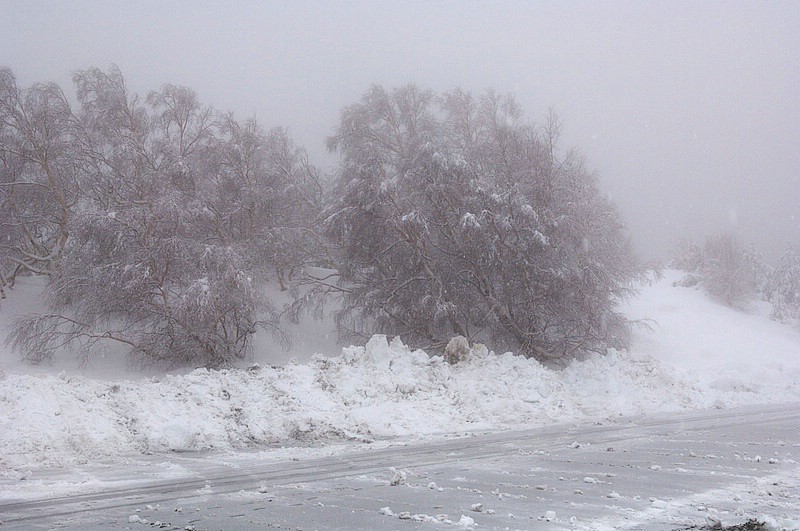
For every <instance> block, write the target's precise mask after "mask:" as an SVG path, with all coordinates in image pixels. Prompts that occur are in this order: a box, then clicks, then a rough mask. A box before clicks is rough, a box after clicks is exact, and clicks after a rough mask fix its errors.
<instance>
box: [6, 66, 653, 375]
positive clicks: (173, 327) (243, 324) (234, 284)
mask: <svg viewBox="0 0 800 531" xmlns="http://www.w3.org/2000/svg"><path fill="white" fill-rule="evenodd" d="M73 81H74V85H75V89H76V102H77V106H76V108H73V107H72V105H71V104H70V101H69V99H68V98H67V97H66V96H65V94H64V93H63V92H62V90H61V88H60V87H58V86H57V85H55V84H53V83H40V84H35V85H33V86H31V87H29V88H20V87H19V86H18V85H17V82H16V79H15V77H14V75H13V73H12V72H11V71H10V70H8V69H0V213H1V214H0V297H3V296H5V294H6V291H7V290H8V289H10V288H11V287H13V285H14V283H15V281H16V279H17V278H19V277H20V276H21V275H41V276H45V277H46V279H47V286H46V291H45V292H46V297H47V306H48V309H49V310H48V312H47V313H46V314H42V315H32V316H25V317H23V318H21V319H20V320H19V321H18V322H17V323H16V325H15V328H14V330H13V333H12V335H11V341H12V343H13V344H14V346H15V347H16V348H18V349H19V350H20V351H21V352H23V355H24V356H26V357H27V358H28V359H29V360H31V361H34V362H41V361H44V360H47V359H49V358H50V357H52V356H53V353H54V352H55V351H56V350H57V349H59V348H61V347H65V346H70V347H73V348H75V349H76V351H77V352H78V354H79V355H81V356H90V355H91V352H92V351H93V349H94V348H96V347H97V345H98V343H100V342H106V341H114V342H117V343H121V344H123V345H125V346H126V347H127V348H128V350H129V352H130V354H131V356H132V357H133V358H134V359H135V360H138V361H139V362H141V363H146V364H152V363H155V364H160V365H165V366H181V365H197V364H200V365H204V366H209V367H218V366H222V365H226V364H228V363H231V362H232V361H234V360H236V359H239V358H243V357H245V356H247V355H248V354H250V353H251V352H252V348H253V346H252V338H253V334H255V333H256V331H257V330H259V329H267V330H270V331H272V332H274V333H276V334H277V335H279V336H280V335H281V326H280V315H281V313H282V311H284V309H283V308H278V307H276V305H275V303H274V302H273V301H271V300H270V299H269V297H267V295H266V293H267V291H266V290H265V289H264V288H265V286H266V285H267V284H268V283H275V284H277V285H280V286H281V288H282V289H288V290H290V291H291V292H292V293H293V294H295V295H296V303H295V304H294V305H292V306H291V307H290V308H288V309H286V311H289V312H291V313H292V315H294V316H296V315H297V312H299V311H302V310H303V309H305V308H308V307H309V306H310V305H311V304H313V303H320V302H324V301H325V300H329V299H330V298H331V297H332V296H337V297H339V299H340V301H341V304H340V309H339V310H337V314H336V320H337V323H338V325H339V329H340V332H341V333H342V334H343V335H349V336H350V337H363V336H368V335H370V334H372V333H386V334H391V335H399V336H401V337H402V338H403V339H404V340H405V341H407V342H409V343H411V344H414V345H416V346H421V347H426V348H432V349H434V350H442V349H443V348H444V346H445V345H446V344H447V342H448V341H449V340H450V338H451V337H453V336H457V335H460V336H464V337H465V338H467V339H469V340H471V341H476V340H480V341H489V342H491V343H492V345H493V346H494V347H495V348H498V349H500V348H502V349H509V350H514V351H516V352H519V353H522V354H525V355H527V356H533V357H536V358H538V359H552V358H565V357H567V358H568V357H570V356H573V355H574V354H576V353H579V352H585V351H588V350H597V351H603V350H604V349H605V348H606V347H609V346H615V347H624V346H625V345H626V344H627V341H628V332H629V327H630V324H629V323H628V322H627V321H626V319H625V318H624V317H623V316H622V315H621V314H620V313H619V312H618V310H617V304H618V303H619V302H620V301H621V300H622V299H624V298H625V297H626V296H627V295H628V294H629V293H630V292H631V289H632V286H633V283H634V281H635V280H637V279H638V278H640V273H641V268H640V267H639V265H638V264H637V262H636V260H635V258H634V257H633V254H632V253H631V250H630V245H629V242H628V239H627V237H626V236H625V229H624V226H623V224H622V222H621V221H620V219H619V217H618V216H617V214H616V212H615V210H614V208H613V205H611V204H610V203H609V202H608V201H607V200H606V199H605V198H604V197H603V196H602V195H601V194H600V193H599V191H598V189H597V186H596V182H595V180H594V178H593V177H592V176H591V174H590V173H589V172H587V171H586V169H585V168H584V166H583V163H582V160H581V158H580V157H579V156H578V154H577V153H576V152H574V151H570V152H567V153H566V154H565V155H563V156H562V155H560V154H559V149H558V139H559V138H558V137H559V130H560V125H559V123H558V121H557V119H556V118H555V116H554V115H552V114H551V115H550V116H548V119H547V120H546V122H545V123H544V124H543V125H540V126H535V125H532V124H529V123H527V122H526V121H525V120H524V118H523V116H522V113H521V111H520V109H519V106H518V105H517V104H516V102H515V101H514V99H513V98H512V97H511V96H505V95H498V94H495V93H492V92H488V93H486V94H484V95H483V96H481V97H475V96H473V95H471V94H469V93H467V92H464V91H461V90H455V91H451V92H448V93H444V94H441V95H436V94H433V93H432V92H430V91H425V90H422V89H419V88H417V87H416V86H413V85H409V86H405V87H401V88H398V89H394V90H386V89H384V88H382V87H379V86H374V87H372V88H371V89H370V90H369V91H368V92H367V93H366V94H365V95H364V96H363V97H362V98H361V100H360V101H359V102H358V103H355V104H353V105H351V106H348V107H346V108H345V109H343V110H342V112H341V118H340V121H339V125H338V127H337V128H336V130H335V132H334V134H333V136H331V137H330V138H329V139H328V147H329V148H330V149H331V150H332V151H333V152H336V153H338V154H339V165H338V168H337V169H336V171H335V173H334V174H333V175H330V176H325V175H322V174H321V173H320V171H319V170H317V169H316V168H315V167H313V166H312V165H311V164H309V162H308V159H307V156H306V153H305V151H304V150H303V149H301V148H299V147H297V146H296V145H295V144H293V142H292V141H291V139H290V138H289V136H288V134H287V132H286V131H285V130H283V129H280V128H274V129H269V130H268V129H264V128H262V126H261V125H260V124H258V123H257V122H256V121H255V120H254V119H249V120H245V121H241V120H237V119H236V118H235V117H234V116H233V115H231V114H226V113H222V112H219V111H217V110H215V109H213V108H211V107H209V106H206V105H203V104H201V103H200V102H199V100H198V97H197V95H196V94H195V93H194V92H193V91H192V90H190V89H188V88H184V87H176V86H173V85H164V86H163V87H161V89H160V90H158V91H153V92H150V93H149V94H148V95H147V96H146V97H145V98H140V97H139V96H137V95H136V94H132V93H131V92H130V91H129V90H128V88H127V86H126V84H125V80H124V78H123V76H122V74H121V73H120V71H119V70H118V69H117V68H116V67H111V68H110V69H109V70H107V71H103V70H100V69H97V68H91V69H88V70H83V71H78V72H76V73H75V74H74V76H73ZM311 266H318V267H314V268H311Z"/></svg>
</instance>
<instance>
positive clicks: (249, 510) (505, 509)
mask: <svg viewBox="0 0 800 531" xmlns="http://www.w3.org/2000/svg"><path fill="white" fill-rule="evenodd" d="M286 455H289V456H292V455H293V454H291V453H289V454H286ZM298 455H299V454H298ZM797 456H800V404H791V405H782V406H764V407H746V408H738V409H730V410H709V411H700V412H692V413H686V412H684V413H672V414H668V415H660V416H650V417H634V418H619V419H616V420H609V421H607V422H605V423H602V424H595V425H590V426H587V425H558V426H551V427H548V428H543V429H536V430H524V431H507V432H501V433H488V434H472V435H463V436H458V437H450V438H447V439H441V438H440V439H437V440H427V441H414V442H408V443H400V442H397V441H395V442H393V443H390V444H389V445H384V446H383V447H381V448H377V449H373V448H370V446H369V445H364V446H357V447H353V448H351V449H350V450H349V451H345V452H342V453H339V454H338V455H335V456H328V457H323V458H302V457H296V456H294V457H287V458H286V459H282V460H280V461H275V460H272V461H264V459H262V458H259V459H253V456H252V455H248V454H236V455H231V454H225V455H224V456H219V455H216V454H206V455H203V456H198V455H196V454H192V455H188V454H172V455H170V456H169V457H164V456H158V457H153V458H151V459H150V460H149V461H148V462H145V461H142V462H130V463H128V464H127V465H113V466H109V467H103V466H100V465H91V466H90V465H86V466H85V467H84V469H82V470H80V471H79V472H78V473H76V471H75V470H72V471H70V475H69V477H62V476H60V474H59V471H58V470H54V469H50V470H42V471H39V472H37V473H36V474H34V475H33V476H32V477H31V478H30V480H31V481H32V482H36V484H37V485H43V484H47V482H48V481H49V482H51V484H52V486H53V487H52V490H51V491H50V494H49V495H31V493H30V492H27V493H26V492H25V491H24V487H25V482H24V481H22V482H19V483H18V485H21V486H22V487H21V488H22V489H23V490H21V491H20V493H19V496H18V499H17V500H14V499H12V498H13V497H10V498H6V499H4V500H3V501H2V502H0V519H2V520H3V526H2V528H3V529H22V528H25V529H31V528H53V527H58V528H66V529H87V528H103V529H147V528H151V529H152V528H154V527H156V528H159V527H160V528H165V529H247V528H289V529H417V528H430V527H476V528H481V529H484V528H489V529H491V528H500V529H505V528H510V529H620V528H633V529H689V528H695V529H696V528H698V527H703V526H709V525H713V524H715V523H718V522H721V523H722V524H723V525H733V524H740V523H743V522H745V521H747V520H749V519H751V518H761V519H762V520H765V521H767V522H770V523H772V524H773V525H774V524H777V529H780V528H781V527H784V528H787V529H792V528H795V527H796V526H797V525H798V521H800V469H798V465H797V462H796V461H795V459H796V458H797ZM164 460H167V462H164ZM154 461H158V462H159V466H161V467H170V466H172V467H176V468H178V469H180V470H185V471H186V472H187V473H186V474H185V475H184V476H183V477H181V478H179V479H169V480H164V479H155V480H154V479H153V476H152V469H153V466H152V465H153V462H154ZM392 469H394V470H392ZM88 477H91V478H93V481H90V482H88V484H89V485H94V486H95V487H94V488H93V489H92V490H91V491H88V492H87V490H86V486H84V488H83V490H82V491H75V490H73V491H72V493H71V494H70V495H59V493H61V494H63V493H65V492H69V491H70V488H74V487H75V485H74V482H76V481H79V480H78V479H76V478H84V480H85V478H88ZM70 478H71V479H70ZM70 482H73V483H70ZM6 486H7V485H6ZM36 491H37V492H45V491H43V490H40V489H38V488H37V489H36ZM54 494H55V495H54Z"/></svg>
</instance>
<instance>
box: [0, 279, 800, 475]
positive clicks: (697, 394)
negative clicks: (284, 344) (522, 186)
mask: <svg viewBox="0 0 800 531" xmlns="http://www.w3.org/2000/svg"><path fill="white" fill-rule="evenodd" d="M679 277H680V273H679V272H675V271H668V272H667V273H666V275H665V277H664V278H663V279H662V280H660V281H659V282H657V283H655V284H654V285H652V286H649V287H645V288H643V289H642V291H641V293H640V295H639V296H638V297H637V298H636V299H635V300H634V301H632V302H631V303H630V305H629V308H628V309H627V312H628V313H629V315H630V316H631V317H632V318H636V319H645V318H646V319H649V320H650V321H649V323H650V327H651V329H647V328H644V327H642V328H638V329H637V330H636V332H635V334H634V342H633V346H632V348H631V350H630V351H627V352H616V351H610V352H609V353H608V354H607V355H603V356H600V355H596V356H590V357H588V358H587V359H585V360H582V361H574V362H572V363H571V364H570V365H569V366H568V367H566V368H564V369H561V370H556V369H551V368H548V367H545V366H543V365H542V364H540V363H538V362H536V361H534V360H529V359H524V358H522V357H519V356H514V355H513V354H510V353H507V354H502V355H494V354H492V353H490V352H488V351H487V350H486V348H484V347H482V346H476V347H474V348H473V350H472V352H471V356H470V357H469V359H468V360H467V361H466V362H463V363H461V364H459V365H456V366H450V365H448V364H447V363H445V362H444V361H443V360H442V359H441V358H440V357H437V356H433V357H430V356H428V354H426V353H425V352H422V351H412V350H411V349H409V348H408V347H406V346H405V345H403V344H402V343H401V342H400V341H399V340H393V341H387V339H386V338H385V337H383V336H374V337H373V338H372V339H371V340H370V341H369V342H368V343H367V344H366V345H365V346H361V347H349V348H345V349H343V352H342V354H341V355H340V356H336V357H324V356H317V357H314V358H313V359H311V360H309V361H307V362H305V363H299V362H290V363H288V364H286V365H283V366H269V365H262V366H252V367H250V368H243V369H235V370H222V371H208V370H205V369H198V370H194V371H190V372H186V373H184V374H176V373H172V374H168V375H160V376H152V375H151V376H147V377H138V378H137V377H135V376H133V375H131V374H127V375H126V376H125V377H124V378H119V379H109V378H108V375H107V374H106V375H105V377H104V378H96V377H92V376H91V375H89V374H80V373H77V372H76V371H74V370H67V369H64V370H63V371H61V372H60V373H59V374H51V373H48V372H47V371H44V370H40V371H31V370H29V369H26V368H24V367H21V366H20V365H19V364H18V363H17V362H16V361H14V359H15V358H14V357H13V356H14V355H13V354H12V353H11V352H9V351H8V350H7V349H6V350H3V351H0V411H1V412H2V413H1V414H0V477H2V476H5V477H7V478H13V477H20V476H24V475H25V474H26V471H27V470H29V469H36V468H40V467H49V466H55V465H69V464H80V463H86V462H90V461H92V460H103V461H109V460H111V461H113V460H115V459H124V458H125V457H126V456H130V455H132V454H134V455H135V454H151V453H159V452H169V451H177V452H192V451H203V450H217V451H221V450H222V451H224V450H238V449H247V448H258V447H262V446H264V445H271V446H280V445H287V446H293V445H300V446H308V445H315V444H319V443H323V442H342V441H346V440H353V441H363V440H373V439H379V438H386V437H392V436H410V437H417V436H419V437H423V436H428V435H431V434H441V433H448V432H449V433H453V432H463V431H473V432H474V431H481V430H498V429H511V428H514V429H519V428H528V427H536V426H543V425H549V424H553V423H556V422H559V423H560V422H575V421H585V420H597V419H604V418H608V417H617V416H619V415H633V414H647V413H653V412H659V411H675V410H680V409H697V408H710V407H713V408H727V407H731V406H735V405H742V404H756V403H784V402H798V401H800V330H797V329H796V328H792V327H790V326H787V325H781V324H779V323H776V322H774V321H770V320H769V319H768V318H767V317H766V315H765V314H766V312H765V310H764V309H763V308H761V307H760V306H758V305H754V308H753V309H752V310H751V311H749V312H743V311H737V310H732V309H729V308H726V307H724V306H721V305H720V304H718V303H716V302H714V301H712V300H710V299H708V298H707V297H706V296H705V295H704V294H703V292H702V291H699V290H695V289H691V288H682V287H673V286H672V283H673V282H674V281H675V280H676V279H677V278H679ZM9 308H13V306H11V305H9V304H6V306H4V307H3V310H0V311H5V313H4V314H0V315H2V316H3V318H4V319H5V321H6V322H8V317H9V315H10V314H11V313H12V311H11V310H9ZM14 311H16V310H14Z"/></svg>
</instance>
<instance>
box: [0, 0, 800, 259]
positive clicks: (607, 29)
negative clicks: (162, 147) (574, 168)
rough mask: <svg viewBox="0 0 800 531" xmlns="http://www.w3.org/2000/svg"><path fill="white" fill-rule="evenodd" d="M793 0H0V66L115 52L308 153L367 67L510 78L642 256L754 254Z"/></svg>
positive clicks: (796, 177)
mask: <svg viewBox="0 0 800 531" xmlns="http://www.w3.org/2000/svg"><path fill="white" fill-rule="evenodd" d="M798 43H800V4H798V3H797V2H769V3H768V2H752V3H742V2H727V1H726V2H706V3H703V4H698V3H695V2H687V3H678V2H660V3H656V2H639V3H598V2H591V3H583V2H581V3H568V4H564V3H562V2H537V3H522V2H492V3H487V2H435V3H434V2H292V3H289V2H274V3H264V2H252V3H246V2H237V3H234V2H225V3H224V5H221V4H219V3H211V2H202V3H201V2H143V1H137V2H110V1H108V2H88V1H87V2H33V1H21V2H16V1H8V0H7V1H6V2H4V3H3V16H2V17H0V65H2V66H7V67H10V68H11V69H12V70H13V71H14V72H15V74H16V75H17V77H18V80H19V82H20V84H21V85H24V86H27V85H29V84H31V83H33V82H36V81H51V80H52V81H56V82H58V83H59V84H61V85H62V87H64V88H65V90H66V91H67V92H68V93H71V92H72V89H71V82H70V76H71V72H72V71H73V70H76V69H83V68H87V67H90V66H99V67H102V68H106V67H108V66H109V65H110V64H111V63H115V64H117V65H118V66H119V67H120V68H121V70H122V72H123V73H124V74H125V76H126V79H127V80H128V83H129V86H130V88H131V89H132V90H133V91H135V92H139V93H140V94H146V93H147V91H149V90H151V89H155V88H158V87H159V86H160V85H162V84H163V83H166V82H171V83H175V84H181V85H186V86H189V87H191V88H192V89H194V90H195V91H196V92H197V93H198V94H199V96H200V98H201V100H202V101H204V102H206V103H209V104H212V105H214V106H215V107H217V108H220V109H224V110H231V111H234V112H235V113H236V115H237V116H238V117H240V118H244V117H247V116H249V115H256V116H257V117H258V119H259V121H260V122H261V123H262V124H263V125H265V126H272V125H279V124H280V125H283V126H286V127H287V128H288V129H289V130H290V132H291V134H292V136H293V138H294V139H295V141H296V142H297V143H299V144H300V145H302V146H304V147H305V148H306V149H307V150H308V152H309V156H310V158H311V160H312V162H314V163H315V164H317V165H319V166H321V167H323V168H325V169H330V168H332V166H333V164H334V163H335V159H334V158H333V157H332V156H331V155H330V154H328V153H327V152H326V150H325V148H324V139H325V137H326V136H327V135H330V134H331V133H332V131H333V129H334V127H335V125H336V122H337V117H338V114H339V111H340V109H341V108H342V107H344V106H345V105H348V104H350V103H353V102H355V101H356V100H357V99H358V98H359V97H360V95H361V94H362V93H363V92H364V91H365V90H366V89H367V88H368V87H369V85H370V84H371V83H380V84H383V85H385V86H396V85H400V84H405V83H408V82H414V83H418V84H419V85H421V86H423V87H428V88H431V89H434V90H437V91H439V90H445V89H450V88H453V87H456V86H461V87H463V88H465V89H469V90H473V91H476V92H480V91H482V90H484V89H486V88H489V87H491V88H494V89H496V90H498V91H500V92H512V93H514V94H515V95H516V96H517V97H518V99H519V102H520V103H521V106H522V108H523V109H524V110H525V112H526V114H527V116H528V118H530V119H532V120H538V119H540V118H542V117H543V116H544V114H545V113H546V112H547V109H548V108H549V107H552V108H554V109H555V110H556V111H557V113H558V114H559V116H560V117H561V119H562V122H563V135H562V144H563V145H562V147H563V148H565V149H566V148H568V147H571V146H576V147H578V148H579V149H580V150H581V152H582V153H583V154H584V156H585V158H586V162H587V165H588V166H589V167H590V168H591V169H592V170H593V171H594V172H595V173H596V174H597V176H598V179H599V181H600V184H601V188H602V189H603V190H604V192H605V193H607V194H608V195H609V196H611V197H612V199H613V200H614V201H615V202H616V204H617V205H618V206H619V209H620V211H621V213H622V215H623V217H624V218H625V220H626V222H627V223H628V225H629V227H630V231H631V236H632V238H633V241H634V244H635V246H636V248H637V249H638V251H639V253H640V254H641V255H643V256H645V257H648V258H650V257H664V256H666V254H667V252H668V250H669V248H670V247H671V246H672V245H673V244H674V243H675V242H676V241H677V239H679V238H680V237H683V236H690V237H694V238H695V239H702V238H703V237H704V236H706V235H708V234H713V233H717V232H720V231H730V232H732V233H734V234H735V235H737V236H738V237H739V238H740V239H741V240H742V241H743V242H745V243H750V242H753V243H755V244H756V245H757V247H758V248H759V249H760V250H761V251H762V252H763V253H764V254H765V255H766V257H767V258H768V259H770V260H773V259H775V258H776V257H777V256H778V255H779V254H780V253H781V252H782V250H783V248H784V247H785V246H786V244H787V243H790V242H791V243H794V244H795V245H796V246H797V245H800V97H798V96H800V94H798V87H800V61H799V60H798V51H797V47H798Z"/></svg>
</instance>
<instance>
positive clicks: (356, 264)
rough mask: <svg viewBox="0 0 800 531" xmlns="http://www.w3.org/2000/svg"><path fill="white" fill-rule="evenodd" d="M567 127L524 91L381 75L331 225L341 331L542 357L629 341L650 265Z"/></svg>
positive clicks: (348, 149)
mask: <svg viewBox="0 0 800 531" xmlns="http://www.w3.org/2000/svg"><path fill="white" fill-rule="evenodd" d="M558 134H559V124H558V123H557V121H556V119H555V117H554V116H552V115H551V116H550V117H549V119H548V122H547V123H546V124H545V125H544V126H543V127H533V126H530V125H527V124H526V123H525V122H524V121H523V119H522V115H521V112H520V110H519V107H518V106H517V104H516V102H515V101H514V99H513V98H511V97H509V96H499V95H497V94H494V93H491V92H490V93H487V94H485V95H484V96H482V97H480V98H475V97H473V96H472V95H471V94H469V93H465V92H463V91H460V90H455V91H453V92H449V93H445V94H443V95H441V96H436V95H434V94H433V93H431V92H429V91H424V90H421V89H419V88H417V87H415V86H413V85H409V86H405V87H402V88H399V89H395V90H391V91H388V90H385V89H384V88H382V87H380V86H373V87H372V88H371V89H370V90H369V91H368V92H367V93H366V94H365V95H364V96H363V98H362V99H361V101H360V102H359V103H357V104H354V105H351V106H349V107H347V108H345V109H344V110H343V112H342V114H341V120H340V123H339V126H338V128H337V129H336V132H335V134H334V135H333V136H332V137H331V138H329V140H328V146H329V148H330V149H331V150H333V151H335V152H338V153H339V154H340V164H339V168H338V172H337V175H336V185H335V186H336V189H335V197H334V204H333V206H332V207H330V208H329V210H328V212H327V219H326V225H325V227H326V230H327V234H328V235H329V236H330V237H331V238H332V239H333V240H334V241H335V243H336V244H338V246H339V247H340V250H341V256H340V260H339V272H340V274H341V277H340V278H341V287H342V289H343V291H344V293H345V294H344V298H343V299H344V303H343V307H342V310H341V312H340V313H339V315H338V322H339V323H340V325H341V327H342V328H343V329H344V330H345V331H348V332H350V333H354V334H360V335H363V336H368V335H369V334H371V333H377V332H380V333H385V334H390V335H397V336H401V337H402V338H403V339H404V341H408V342H410V343H412V344H415V345H418V346H420V347H425V348H434V349H439V350H443V349H444V347H445V345H446V344H447V342H448V340H449V339H450V338H451V337H452V336H455V335H460V336H464V337H466V338H469V339H470V340H471V341H475V340H480V341H485V342H489V343H491V344H492V345H494V348H495V349H496V350H500V349H508V350H513V351H515V352H519V353H523V354H525V355H528V356H533V357H536V358H539V359H545V358H557V357H564V356H569V355H571V354H573V353H575V352H577V351H581V350H592V349H598V350H604V348H605V347H607V346H615V347H621V346H624V345H625V344H626V342H627V339H628V323H627V322H626V320H625V318H623V317H622V315H620V314H619V313H618V312H617V310H616V304H617V302H618V301H619V300H621V299H622V298H624V297H625V296H626V295H627V294H628V293H629V289H630V284H631V280H632V279H634V277H636V276H637V275H638V267H637V265H636V263H635V261H634V259H633V257H632V254H631V251H630V248H629V243H628V240H627V238H626V237H625V235H624V232H623V231H624V227H623V225H622V223H621V222H620V220H619V218H618V216H617V214H616V213H615V211H614V208H613V206H612V205H611V204H610V203H609V202H608V201H607V200H605V199H604V198H603V197H602V196H601V195H600V194H599V193H598V190H597V188H596V186H595V181H594V179H593V178H592V177H591V175H590V174H589V173H588V172H587V171H586V170H585V169H584V167H583V165H582V163H581V160H580V158H579V157H578V156H577V155H576V154H575V153H573V152H570V153H568V154H567V155H566V156H563V157H561V156H560V155H559V154H558V152H557V147H556V144H557V140H558Z"/></svg>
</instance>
